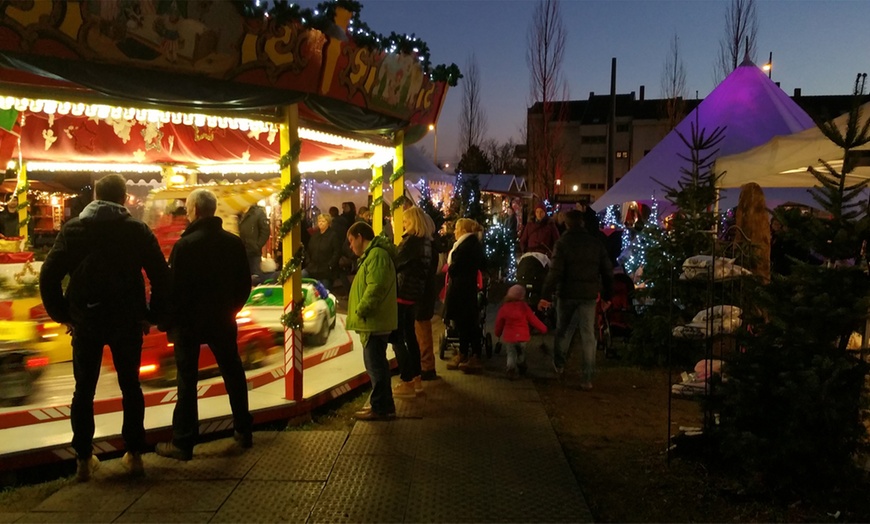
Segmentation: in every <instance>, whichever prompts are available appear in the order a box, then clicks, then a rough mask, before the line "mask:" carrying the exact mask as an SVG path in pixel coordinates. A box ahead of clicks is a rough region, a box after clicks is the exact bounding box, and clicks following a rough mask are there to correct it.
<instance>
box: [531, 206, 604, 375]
mask: <svg viewBox="0 0 870 524" xmlns="http://www.w3.org/2000/svg"><path fill="white" fill-rule="evenodd" d="M565 225H566V226H567V227H568V230H567V231H566V232H565V234H564V235H563V236H562V237H561V238H560V239H559V241H558V242H556V247H555V250H554V253H553V257H552V258H551V259H550V271H549V272H548V273H547V278H546V279H545V280H544V288H543V290H542V291H541V297H542V298H541V300H540V301H539V302H538V309H546V308H548V307H550V303H551V301H552V300H553V298H552V297H553V295H554V294H555V296H556V299H555V300H556V339H555V341H554V342H553V368H554V369H555V371H556V375H557V376H559V377H560V378H561V376H562V371H563V369H564V367H565V362H566V360H567V358H568V348H569V346H570V344H571V339H572V338H573V337H574V331H575V330H576V329H577V328H578V327H579V328H580V343H581V345H582V350H583V382H582V383H581V385H580V387H582V388H583V389H587V390H588V389H592V376H593V374H594V373H595V301H596V298H597V297H598V293H599V292H600V293H601V299H602V300H603V307H604V308H605V309H607V306H608V305H609V302H610V297H611V295H612V294H613V266H611V264H610V257H609V256H608V255H607V249H605V247H604V244H602V243H601V241H600V240H599V239H598V238H596V237H594V236H592V235H591V234H590V233H589V231H588V230H587V229H586V228H585V226H584V224H583V212H582V211H578V210H576V209H575V210H572V211H569V212H568V213H566V214H565Z"/></svg>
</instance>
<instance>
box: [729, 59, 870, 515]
mask: <svg viewBox="0 0 870 524" xmlns="http://www.w3.org/2000/svg"><path fill="white" fill-rule="evenodd" d="M860 79H861V75H859V80H860ZM863 91H864V86H863V81H861V82H860V83H859V82H856V84H855V95H856V97H855V104H854V108H853V110H852V111H851V112H850V115H849V119H848V122H847V124H846V127H845V131H841V130H840V129H839V128H838V127H837V126H836V125H834V124H833V123H832V122H825V123H822V124H820V125H819V127H820V129H821V130H822V133H824V135H825V136H826V137H827V138H828V139H830V140H831V141H832V142H834V143H836V144H837V145H838V146H840V148H842V149H843V166H842V169H841V170H839V171H838V170H837V169H835V168H834V167H833V166H832V165H830V164H825V169H824V170H821V171H820V170H815V169H811V170H810V171H811V172H812V174H813V175H814V176H815V177H816V179H817V180H818V182H819V184H820V186H819V187H817V188H815V189H814V190H813V195H814V197H815V198H816V200H817V201H818V202H819V204H820V205H822V206H823V208H824V210H825V211H826V212H827V215H826V216H821V215H817V214H815V215H811V214H806V215H804V214H800V213H777V219H778V220H780V221H781V222H782V223H783V225H784V226H785V227H786V229H788V230H789V231H790V234H791V235H792V236H793V238H794V239H795V241H796V242H798V243H799V245H801V246H803V247H804V248H805V249H806V250H807V252H808V253H810V252H811V253H813V254H814V255H813V260H811V261H810V262H808V261H804V260H796V259H795V260H793V265H792V269H791V273H790V274H789V275H778V274H773V275H772V278H771V282H770V284H769V285H767V286H764V287H762V288H761V289H760V290H759V292H758V293H757V304H758V309H757V310H755V311H752V310H750V311H748V313H749V314H750V317H749V318H747V319H745V321H746V320H748V321H749V323H750V324H751V326H752V331H753V335H752V336H750V337H747V338H746V340H745V342H744V344H743V345H744V347H745V349H744V351H742V352H741V353H738V354H737V355H735V356H734V358H733V359H731V360H730V361H729V362H728V363H727V367H726V368H725V376H726V377H727V380H726V381H725V382H724V383H723V384H722V385H721V387H720V390H721V392H722V395H721V396H717V397H715V402H714V403H713V404H714V407H715V409H716V411H717V412H718V413H719V414H720V424H719V425H718V426H717V427H716V428H715V432H714V434H715V436H716V437H717V439H716V442H717V443H718V445H719V450H720V452H721V455H722V458H723V459H724V462H725V463H727V464H729V465H730V466H731V467H733V468H734V469H735V470H736V471H735V473H736V474H737V475H738V478H745V479H753V480H755V481H757V483H755V484H754V485H752V486H751V487H754V488H758V489H765V490H768V489H771V487H772V486H776V487H778V488H780V489H785V490H788V491H789V492H790V493H795V492H797V493H799V494H801V495H808V496H813V495H822V494H824V495H823V496H825V497H827V496H828V495H829V494H830V493H831V491H832V487H834V486H836V485H837V483H847V482H850V480H851V479H852V478H853V476H852V475H853V474H855V473H856V468H855V467H854V462H853V456H854V453H855V452H856V451H857V450H858V449H859V447H860V446H862V444H863V443H864V442H865V441H864V438H865V434H866V430H865V427H864V425H863V423H862V413H865V412H864V411H863V408H864V407H865V406H866V391H864V388H865V380H866V376H867V364H866V362H865V361H864V360H863V359H861V358H858V357H857V356H856V355H854V354H852V353H850V352H849V351H848V350H847V347H848V346H847V345H848V342H849V340H850V337H851V336H852V333H853V331H854V330H856V329H860V328H861V327H862V326H863V325H864V322H865V320H866V318H867V312H868V307H870V300H868V296H870V278H868V275H867V270H866V264H865V263H864V260H863V259H864V256H865V253H864V252H863V251H864V249H865V246H866V241H867V232H868V227H870V218H868V215H867V213H866V209H867V208H866V204H867V203H866V202H863V201H862V198H863V197H862V196H861V192H862V190H863V189H864V188H865V187H866V186H867V181H861V182H857V183H854V184H850V183H848V180H849V173H850V172H851V171H852V170H853V169H854V167H855V161H854V156H853V155H852V154H851V152H852V151H853V150H854V149H855V148H857V147H859V146H861V145H864V144H867V143H868V142H870V118H868V119H865V118H862V115H861V111H860V106H859V103H860V102H861V101H862V98H863V96H861V95H862V94H863ZM746 313H747V312H745V314H746ZM752 313H756V314H754V315H752ZM752 317H754V318H752ZM826 502H827V501H826Z"/></svg>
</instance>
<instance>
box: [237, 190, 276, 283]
mask: <svg viewBox="0 0 870 524" xmlns="http://www.w3.org/2000/svg"><path fill="white" fill-rule="evenodd" d="M239 237H240V238H241V239H242V242H243V243H244V245H245V252H246V253H247V256H248V266H249V267H250V270H251V276H256V277H257V279H258V280H257V283H259V284H262V283H263V268H262V264H263V246H265V245H266V242H267V241H268V240H269V217H267V216H266V211H265V210H264V209H263V208H262V207H260V206H259V205H257V204H254V205H252V206H251V207H249V208H248V210H247V211H245V214H244V215H242V218H241V220H239Z"/></svg>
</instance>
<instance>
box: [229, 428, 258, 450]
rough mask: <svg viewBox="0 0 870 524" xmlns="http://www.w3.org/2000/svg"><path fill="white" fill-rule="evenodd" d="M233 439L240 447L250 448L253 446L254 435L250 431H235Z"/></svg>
mask: <svg viewBox="0 0 870 524" xmlns="http://www.w3.org/2000/svg"><path fill="white" fill-rule="evenodd" d="M233 440H235V441H236V443H237V444H238V445H239V447H241V448H244V449H251V448H252V447H254V435H252V434H251V433H239V432H238V431H236V432H234V433H233Z"/></svg>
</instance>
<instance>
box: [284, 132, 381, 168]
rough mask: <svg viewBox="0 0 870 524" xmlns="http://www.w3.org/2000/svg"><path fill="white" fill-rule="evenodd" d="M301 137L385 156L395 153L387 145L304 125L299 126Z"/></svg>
mask: <svg viewBox="0 0 870 524" xmlns="http://www.w3.org/2000/svg"><path fill="white" fill-rule="evenodd" d="M299 138H301V139H302V140H311V141H312V142H320V143H321V144H331V145H334V146H342V147H348V148H352V149H359V150H360V151H368V152H369V153H383V154H384V155H385V156H384V158H386V155H387V154H389V155H392V154H393V149H392V148H390V147H387V146H380V145H377V144H371V143H369V142H363V141H362V140H354V139H352V138H344V137H342V136H338V135H333V134H330V133H324V132H322V131H315V130H313V129H305V128H302V127H300V128H299ZM389 159H392V156H390V157H389ZM387 161H389V160H387ZM385 163H386V162H384V164H385ZM381 165H383V164H381Z"/></svg>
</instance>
